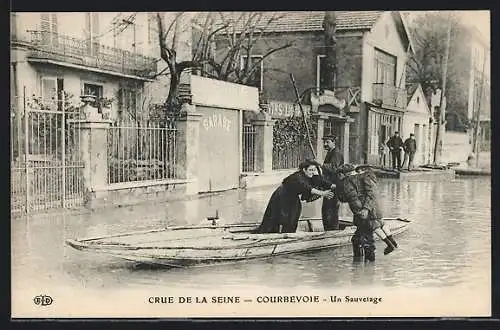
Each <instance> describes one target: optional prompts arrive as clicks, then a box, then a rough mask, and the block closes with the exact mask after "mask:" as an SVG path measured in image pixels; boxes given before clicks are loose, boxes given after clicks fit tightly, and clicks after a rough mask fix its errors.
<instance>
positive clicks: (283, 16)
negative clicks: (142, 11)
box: [194, 10, 415, 52]
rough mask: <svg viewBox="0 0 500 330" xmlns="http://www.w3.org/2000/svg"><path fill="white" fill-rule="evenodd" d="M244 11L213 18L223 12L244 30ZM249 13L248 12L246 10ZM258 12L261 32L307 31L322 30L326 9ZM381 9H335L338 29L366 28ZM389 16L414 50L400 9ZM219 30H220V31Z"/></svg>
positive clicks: (258, 23)
mask: <svg viewBox="0 0 500 330" xmlns="http://www.w3.org/2000/svg"><path fill="white" fill-rule="evenodd" d="M244 13H245V12H241V11H240V12H218V13H214V14H216V15H214V16H215V17H214V19H215V21H216V22H217V21H218V23H219V24H220V21H221V19H220V15H219V14H222V15H223V16H224V19H225V20H228V19H233V20H234V27H235V32H239V31H241V30H243V23H244V22H248V18H247V19H241V20H238V17H241V15H242V14H244ZM247 13H248V12H247ZM252 13H261V14H262V15H261V16H259V17H256V24H255V27H256V28H257V29H262V31H263V32H307V31H323V20H324V19H325V11H261V12H252ZM383 13H384V11H381V10H378V11H336V12H335V14H336V20H337V31H369V30H371V28H372V27H373V26H374V25H375V23H376V22H377V20H378V19H379V18H380V16H381V15H382V14H383ZM391 14H392V17H393V18H394V20H395V22H396V28H397V30H398V33H399V34H400V36H401V37H402V40H403V44H404V47H405V48H408V50H409V51H411V52H413V51H414V49H415V48H414V46H413V42H412V39H411V36H410V33H409V31H408V28H407V22H406V20H405V18H404V17H403V15H402V14H401V12H399V11H393V12H391ZM206 15H207V13H200V14H199V15H198V16H197V17H196V18H195V19H194V22H196V23H198V25H202V22H203V20H204V18H205V17H206ZM221 33H223V32H222V31H221Z"/></svg>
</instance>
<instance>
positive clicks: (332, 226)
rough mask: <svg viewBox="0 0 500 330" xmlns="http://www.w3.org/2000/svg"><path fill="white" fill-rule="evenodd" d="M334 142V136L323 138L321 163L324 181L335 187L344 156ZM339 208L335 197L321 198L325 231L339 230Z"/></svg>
mask: <svg viewBox="0 0 500 330" xmlns="http://www.w3.org/2000/svg"><path fill="white" fill-rule="evenodd" d="M335 142H336V138H335V137H334V136H325V137H323V143H324V144H323V145H324V147H325V149H326V150H327V153H326V156H325V160H324V161H323V166H322V170H323V171H322V172H323V176H324V179H325V180H327V181H329V182H331V183H333V184H335V185H337V184H338V183H339V177H338V174H337V170H338V168H339V166H341V165H343V164H344V156H343V155H342V154H341V153H340V152H338V151H337V149H336V144H335ZM339 207H340V202H339V200H338V198H337V197H335V196H334V197H333V198H330V199H328V198H323V204H322V205H321V219H322V220H323V228H324V230H325V231H328V230H337V229H339Z"/></svg>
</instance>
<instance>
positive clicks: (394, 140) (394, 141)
mask: <svg viewBox="0 0 500 330" xmlns="http://www.w3.org/2000/svg"><path fill="white" fill-rule="evenodd" d="M387 146H388V147H389V150H390V151H391V156H392V168H393V169H398V170H401V149H403V140H402V139H401V137H400V136H399V132H395V133H394V135H393V136H391V138H390V139H389V141H387Z"/></svg>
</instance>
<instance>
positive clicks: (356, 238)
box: [336, 164, 397, 261]
mask: <svg viewBox="0 0 500 330" xmlns="http://www.w3.org/2000/svg"><path fill="white" fill-rule="evenodd" d="M339 177H340V179H341V181H342V184H341V185H338V186H337V189H336V190H337V195H338V198H339V200H340V201H342V202H347V203H348V204H349V208H350V209H351V211H352V213H353V216H354V225H355V226H356V231H355V232H354V235H353V237H352V239H351V242H352V247H353V253H354V260H355V261H360V260H362V258H363V256H364V257H365V261H375V242H374V239H373V234H374V233H375V234H376V235H377V236H379V237H380V238H381V239H382V240H383V241H384V242H385V243H386V244H387V247H386V248H385V250H384V254H389V253H391V252H392V251H393V250H394V249H395V248H397V243H396V241H395V240H394V238H393V237H392V235H391V233H390V231H389V229H388V228H384V223H383V221H382V212H381V211H380V207H379V203H378V196H377V195H378V192H377V178H376V176H375V173H374V172H373V170H372V169H371V168H370V167H368V166H363V165H361V166H358V167H354V166H353V165H351V164H345V165H343V166H342V167H341V168H340V169H339Z"/></svg>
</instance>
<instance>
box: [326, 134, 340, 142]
mask: <svg viewBox="0 0 500 330" xmlns="http://www.w3.org/2000/svg"><path fill="white" fill-rule="evenodd" d="M326 140H332V141H333V142H335V141H337V137H336V136H335V135H325V136H323V141H326Z"/></svg>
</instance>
